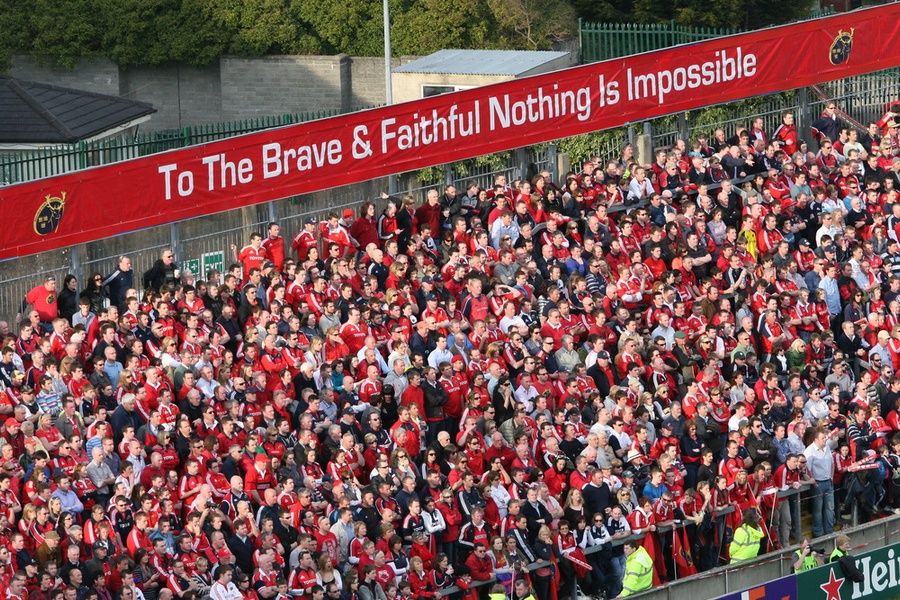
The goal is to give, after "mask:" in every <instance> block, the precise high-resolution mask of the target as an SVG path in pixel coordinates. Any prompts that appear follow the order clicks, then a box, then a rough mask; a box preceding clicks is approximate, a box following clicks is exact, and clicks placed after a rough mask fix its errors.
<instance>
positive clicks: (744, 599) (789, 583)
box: [719, 575, 797, 600]
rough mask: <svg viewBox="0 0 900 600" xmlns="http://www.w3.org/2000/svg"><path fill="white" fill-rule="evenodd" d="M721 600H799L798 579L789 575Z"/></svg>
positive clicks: (726, 596) (720, 599)
mask: <svg viewBox="0 0 900 600" xmlns="http://www.w3.org/2000/svg"><path fill="white" fill-rule="evenodd" d="M719 600H797V577H796V576H794V575H788V576H787V577H782V578H781V579H774V580H772V581H767V582H766V583H761V584H759V585H757V586H753V587H752V588H750V589H749V590H744V591H743V592H735V593H733V594H727V595H725V596H721V597H720V598H719Z"/></svg>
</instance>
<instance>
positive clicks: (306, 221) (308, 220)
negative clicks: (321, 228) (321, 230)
mask: <svg viewBox="0 0 900 600" xmlns="http://www.w3.org/2000/svg"><path fill="white" fill-rule="evenodd" d="M303 224H304V225H315V224H316V220H315V219H314V218H312V217H306V218H305V219H303Z"/></svg>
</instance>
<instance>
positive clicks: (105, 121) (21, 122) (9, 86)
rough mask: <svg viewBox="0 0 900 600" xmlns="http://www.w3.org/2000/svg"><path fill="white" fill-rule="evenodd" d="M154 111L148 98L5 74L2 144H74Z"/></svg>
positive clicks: (0, 80) (0, 93)
mask: <svg viewBox="0 0 900 600" xmlns="http://www.w3.org/2000/svg"><path fill="white" fill-rule="evenodd" d="M154 112H156V109H155V108H153V107H152V106H151V105H149V104H147V103H145V102H137V101H134V100H128V99H127V98H119V97H116V96H105V95H103V94H94V93H91V92H84V91H81V90H73V89H70V88H64V87H58V86H54V85H47V84H44V83H34V82H31V81H22V80H19V79H15V78H13V77H9V76H6V75H0V143H7V144H9V143H22V144H63V143H73V142H77V141H79V140H83V139H87V138H90V137H93V136H95V135H98V134H100V133H103V132H104V131H108V130H110V129H113V128H114V127H117V126H119V125H122V124H124V123H128V122H129V121H132V120H134V119H137V118H140V117H143V116H145V115H149V114H152V113H154Z"/></svg>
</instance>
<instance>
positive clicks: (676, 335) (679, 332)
mask: <svg viewBox="0 0 900 600" xmlns="http://www.w3.org/2000/svg"><path fill="white" fill-rule="evenodd" d="M675 337H676V338H678V339H679V340H683V339H684V338H686V337H687V336H686V335H685V334H684V332H683V331H676V332H675Z"/></svg>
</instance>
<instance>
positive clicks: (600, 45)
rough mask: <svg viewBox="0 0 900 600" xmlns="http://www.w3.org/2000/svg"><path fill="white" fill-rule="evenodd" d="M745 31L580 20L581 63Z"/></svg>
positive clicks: (816, 15)
mask: <svg viewBox="0 0 900 600" xmlns="http://www.w3.org/2000/svg"><path fill="white" fill-rule="evenodd" d="M832 13H834V8H833V7H830V6H829V7H826V8H822V9H815V10H813V11H812V12H810V14H809V15H808V16H807V17H805V19H817V18H819V17H824V16H827V15H830V14H832ZM743 31H746V30H744V29H734V28H730V27H695V26H692V25H680V24H678V23H676V22H675V21H674V20H671V21H669V22H667V23H589V22H584V21H582V20H581V19H579V20H578V42H579V46H580V48H581V62H584V63H589V62H597V61H600V60H608V59H610V58H618V57H620V56H628V55H631V54H637V53H639V52H649V51H651V50H660V49H662V48H669V47H670V46H677V45H678V44H687V43H690V42H699V41H703V40H708V39H712V38H717V37H722V36H726V35H734V34H736V33H741V32H743Z"/></svg>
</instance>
